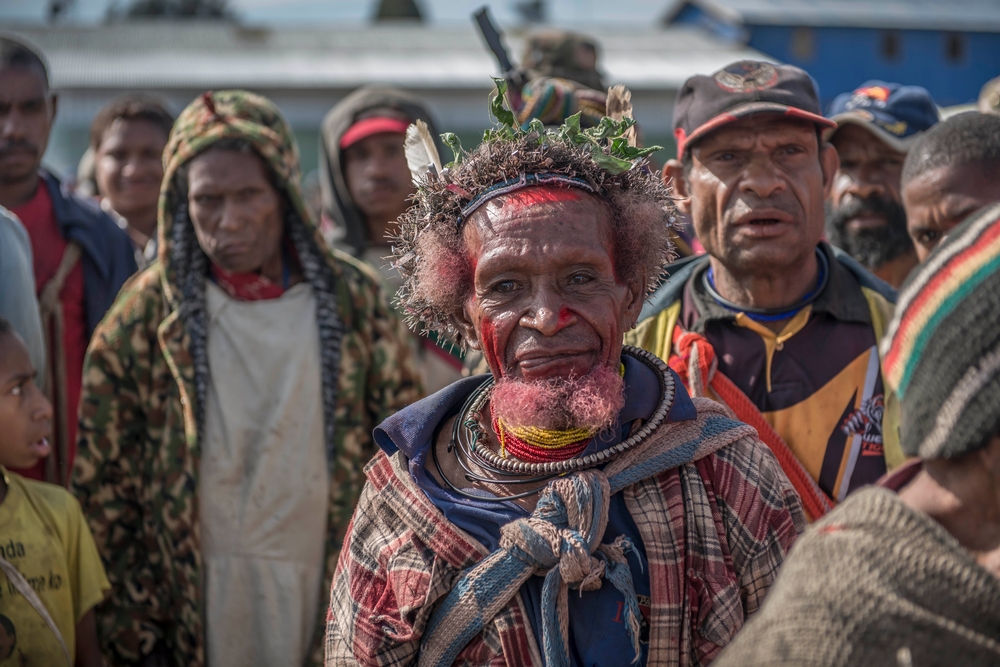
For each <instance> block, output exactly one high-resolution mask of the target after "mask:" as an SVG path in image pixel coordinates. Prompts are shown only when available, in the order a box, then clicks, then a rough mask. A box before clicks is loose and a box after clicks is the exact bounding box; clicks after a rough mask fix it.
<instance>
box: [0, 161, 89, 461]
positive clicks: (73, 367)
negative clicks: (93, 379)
mask: <svg viewBox="0 0 1000 667" xmlns="http://www.w3.org/2000/svg"><path fill="white" fill-rule="evenodd" d="M13 210H14V213H15V214H16V215H17V217H18V218H20V219H21V222H22V223H24V227H25V229H27V230H28V237H29V238H30V239H31V252H32V255H33V256H34V268H35V290H36V292H38V293H41V291H42V287H44V286H45V284H46V283H48V282H49V280H51V279H52V277H53V276H54V275H55V273H56V270H57V269H58V268H59V262H61V261H62V257H63V253H64V252H66V239H64V238H63V236H62V232H60V230H59V222H58V221H57V220H56V215H55V210H54V209H53V208H52V197H51V196H50V195H49V189H48V188H47V187H46V185H45V182H44V181H42V179H40V178H39V179H38V188H37V189H36V190H35V195H34V196H33V197H32V198H31V199H30V200H28V201H27V202H25V203H24V204H22V205H21V206H18V207H16V208H14V209H13ZM59 296H60V298H59V300H60V302H61V303H62V309H63V339H62V343H61V344H62V346H63V351H64V353H65V355H66V356H65V359H66V386H65V387H56V389H57V391H65V392H66V413H67V414H66V426H67V429H66V430H67V435H68V437H69V442H68V443H65V444H64V443H59V442H57V438H58V436H57V434H56V433H55V430H54V429H53V433H52V444H53V445H54V447H53V449H54V451H55V452H58V451H62V449H63V448H64V447H65V449H66V451H67V452H68V454H69V468H70V469H71V470H72V468H73V459H74V458H75V456H76V421H77V419H76V417H77V408H78V406H79V404H80V391H81V388H82V385H83V357H84V355H86V353H87V344H88V343H89V342H90V340H89V339H88V337H87V306H86V300H85V296H84V283H83V261H82V260H81V261H79V262H77V263H76V266H74V267H73V270H72V271H70V273H69V275H68V276H67V277H66V282H65V284H64V285H63V290H62V292H61V293H60V295H59ZM46 357H47V359H48V360H49V361H48V363H49V364H50V365H51V364H52V360H53V359H55V350H54V349H52V348H50V349H48V350H46ZM36 370H37V371H38V372H39V374H41V373H43V372H44V370H43V369H41V368H38V369H36ZM38 381H39V382H41V377H39V380H38ZM53 407H54V408H55V406H53ZM53 455H54V454H53ZM58 463H59V462H57V464H58ZM14 472H17V473H19V474H21V475H24V476H25V477H29V478H31V479H38V480H41V479H44V477H45V460H44V459H43V460H41V461H39V462H38V463H37V464H35V465H34V466H33V467H32V468H28V469H26V470H18V469H14Z"/></svg>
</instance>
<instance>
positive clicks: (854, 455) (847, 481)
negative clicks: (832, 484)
mask: <svg viewBox="0 0 1000 667" xmlns="http://www.w3.org/2000/svg"><path fill="white" fill-rule="evenodd" d="M878 371H879V356H878V347H876V346H875V345H872V347H871V350H870V351H869V353H868V372H867V373H866V374H865V389H864V393H863V394H862V395H861V403H859V406H861V405H864V404H865V401H868V400H870V399H871V397H872V394H874V393H875V382H876V381H877V380H878ZM862 435H864V434H863V433H855V434H854V437H853V438H852V439H851V453H850V455H849V457H848V459H847V466H846V467H845V468H844V476H843V477H842V478H841V480H840V488H839V489H837V502H841V501H843V500H844V498H846V497H847V490H848V489H849V488H850V486H851V477H853V476H854V468H855V467H857V465H858V456H860V455H861V436H862Z"/></svg>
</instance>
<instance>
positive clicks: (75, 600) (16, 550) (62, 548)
mask: <svg viewBox="0 0 1000 667" xmlns="http://www.w3.org/2000/svg"><path fill="white" fill-rule="evenodd" d="M0 473H2V474H3V475H4V480H5V481H6V482H7V495H6V496H5V497H4V499H3V501H2V502H0V556H3V557H4V558H5V559H7V560H8V561H9V562H10V563H11V564H12V565H13V566H14V567H16V568H17V570H18V572H20V573H21V576H23V577H24V578H25V579H26V580H27V581H28V583H29V584H30V585H31V587H32V588H33V589H34V590H35V593H37V594H38V597H39V598H40V599H41V601H42V603H43V604H44V605H45V608H46V609H47V610H48V612H49V615H50V616H51V617H52V620H53V621H54V622H55V624H56V626H57V627H58V628H59V632H60V633H62V636H63V641H65V642H66V648H67V649H69V654H70V657H71V658H72V657H74V656H75V655H76V624H77V623H78V622H79V621H80V619H81V618H83V616H84V615H85V614H86V613H87V612H88V611H89V610H90V609H91V608H93V607H94V605H96V604H97V603H98V602H100V601H101V600H102V599H103V598H104V595H105V593H106V592H107V591H108V590H109V589H110V588H111V585H110V583H108V577H107V575H106V574H105V573H104V566H103V565H102V564H101V557H100V555H99V554H98V553H97V546H96V545H95V544H94V538H93V536H92V535H91V534H90V529H89V528H88V527H87V523H86V521H85V520H84V518H83V513H82V512H81V510H80V503H79V502H77V500H76V498H74V497H73V496H71V495H70V494H69V492H68V491H66V489H64V488H62V487H61V486H56V485H54V484H46V483H44V482H36V481H33V480H30V479H25V478H24V477H21V476H20V475H18V474H15V473H11V472H7V471H6V470H4V469H3V468H0ZM22 664H28V665H53V666H55V665H65V664H66V658H65V657H64V655H63V652H62V648H61V647H60V646H59V642H58V641H57V640H56V638H55V636H54V635H53V634H52V631H51V630H50V629H49V627H48V625H46V623H45V621H44V620H43V619H42V617H41V615H39V613H38V612H37V611H35V608H34V607H32V606H31V604H30V603H29V602H28V601H27V600H26V599H24V597H23V596H22V595H21V594H20V593H19V592H18V591H17V589H16V588H15V587H14V584H13V583H11V582H10V581H8V580H7V577H6V576H5V575H4V574H3V572H0V667H7V666H8V665H11V666H13V665H22Z"/></svg>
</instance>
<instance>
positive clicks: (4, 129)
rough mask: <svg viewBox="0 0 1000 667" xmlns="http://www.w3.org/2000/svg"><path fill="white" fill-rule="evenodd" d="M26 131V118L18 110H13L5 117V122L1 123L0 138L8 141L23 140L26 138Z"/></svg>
mask: <svg viewBox="0 0 1000 667" xmlns="http://www.w3.org/2000/svg"><path fill="white" fill-rule="evenodd" d="M24 129H25V124H24V118H23V117H22V116H21V114H19V113H18V112H17V111H16V110H14V109H12V110H11V111H10V113H8V114H7V115H6V117H4V119H3V121H2V122H0V137H2V138H3V139H5V140H8V141H9V140H11V139H23V138H24V136H25V133H24Z"/></svg>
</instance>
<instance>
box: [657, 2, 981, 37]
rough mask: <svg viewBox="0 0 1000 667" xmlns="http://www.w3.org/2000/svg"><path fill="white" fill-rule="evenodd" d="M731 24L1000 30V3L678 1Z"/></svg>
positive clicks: (678, 6) (671, 13)
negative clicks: (696, 7) (697, 7)
mask: <svg viewBox="0 0 1000 667" xmlns="http://www.w3.org/2000/svg"><path fill="white" fill-rule="evenodd" d="M689 4H690V5H697V6H699V7H701V8H702V9H704V10H706V11H708V12H711V13H712V14H714V15H715V16H717V17H718V18H720V19H722V20H725V21H727V22H731V23H745V24H750V25H755V24H756V25H761V24H764V25H796V26H797V25H803V26H843V27H865V28H896V29H917V30H921V29H923V30H961V31H969V32H1000V0H947V1H945V0H678V1H676V2H674V3H673V4H672V5H671V6H670V8H669V9H668V11H667V14H666V22H667V23H669V22H670V20H671V19H672V18H673V17H674V16H676V14H677V12H678V11H679V10H680V9H681V8H682V7H683V6H684V5H689Z"/></svg>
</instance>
